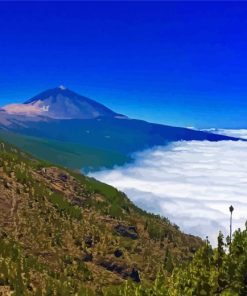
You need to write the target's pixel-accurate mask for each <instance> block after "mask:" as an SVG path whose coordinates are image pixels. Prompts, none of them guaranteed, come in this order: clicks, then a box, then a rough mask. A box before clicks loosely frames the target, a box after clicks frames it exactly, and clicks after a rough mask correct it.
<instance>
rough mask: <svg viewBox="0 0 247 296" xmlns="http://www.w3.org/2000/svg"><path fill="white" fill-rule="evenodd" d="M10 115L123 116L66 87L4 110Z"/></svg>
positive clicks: (60, 116)
mask: <svg viewBox="0 0 247 296" xmlns="http://www.w3.org/2000/svg"><path fill="white" fill-rule="evenodd" d="M3 110H5V111H6V112H7V113H9V114H21V115H32V116H36V115H43V116H46V117H50V118H55V119H93V118H97V117H111V118H112V117H118V116H122V115H121V114H117V113H115V112H114V111H112V110H110V109H109V108H107V107H106V106H104V105H102V104H100V103H98V102H96V101H94V100H92V99H89V98H87V97H84V96H82V95H80V94H77V93H75V92H73V91H71V90H69V89H68V88H66V87H65V86H64V85H60V86H58V87H56V88H53V89H48V90H46V91H44V92H42V93H40V94H38V95H36V96H35V97H33V98H31V99H29V100H27V101H26V102H24V103H23V104H11V105H7V106H5V107H4V108H3Z"/></svg>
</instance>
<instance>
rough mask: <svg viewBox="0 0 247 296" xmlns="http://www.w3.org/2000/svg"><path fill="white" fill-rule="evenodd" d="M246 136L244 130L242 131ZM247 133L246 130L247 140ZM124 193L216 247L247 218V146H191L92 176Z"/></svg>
mask: <svg viewBox="0 0 247 296" xmlns="http://www.w3.org/2000/svg"><path fill="white" fill-rule="evenodd" d="M242 134H243V131H242ZM246 135H247V131H245V136H246ZM90 176H93V177H95V178H97V179H99V180H101V181H102V182H105V183H108V184H111V185H113V186H115V187H116V188H118V189H119V190H121V191H124V192H125V193H126V194H127V195H128V196H129V198H130V199H131V200H132V201H133V202H135V203H136V204H137V205H139V206H140V207H141V208H143V209H145V210H148V211H150V212H153V213H158V214H161V215H163V216H165V217H168V218H169V219H170V220H171V221H172V222H174V223H176V224H177V225H179V226H180V228H181V229H182V230H183V231H185V232H187V233H192V234H195V235H199V236H201V237H202V238H205V237H206V236H207V235H208V236H209V239H210V241H211V242H212V243H213V244H215V242H216V237H217V234H218V232H219V230H222V231H223V233H224V234H228V232H229V206H230V205H231V204H232V205H233V206H234V208H235V210H234V213H233V223H234V225H233V227H234V229H237V228H239V227H241V228H242V227H243V226H244V223H245V221H246V219H247V142H243V141H238V142H232V141H222V142H208V141H190V142H178V143H173V144H171V145H169V146H166V147H156V148H154V149H152V150H147V151H144V152H140V153H137V154H136V155H135V162H134V163H133V164H130V165H125V166H123V167H117V168H115V169H113V170H105V171H100V172H95V173H91V174H90Z"/></svg>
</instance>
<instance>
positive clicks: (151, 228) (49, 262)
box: [0, 142, 203, 295]
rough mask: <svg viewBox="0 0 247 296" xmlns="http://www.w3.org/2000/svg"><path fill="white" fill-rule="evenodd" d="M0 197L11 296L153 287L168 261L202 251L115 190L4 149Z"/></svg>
mask: <svg viewBox="0 0 247 296" xmlns="http://www.w3.org/2000/svg"><path fill="white" fill-rule="evenodd" d="M0 192H1V196H0V255H1V256H0V288H1V289H2V291H5V292H4V293H6V295H8V292H9V291H15V295H75V294H76V293H77V292H78V293H79V294H78V295H90V294H86V290H87V289H90V290H95V291H97V295H100V293H101V292H100V290H101V289H102V287H109V286H112V285H113V286H116V285H118V284H121V283H122V282H123V281H124V280H125V279H130V280H131V281H133V282H140V281H141V282H142V283H148V282H150V281H152V280H154V278H155V276H156V273H157V271H158V269H159V267H160V266H166V263H167V261H169V262H171V260H172V264H175V265H176V264H178V263H179V264H182V263H185V262H187V261H188V260H189V259H190V258H191V257H192V255H193V254H194V253H195V251H196V249H198V248H199V247H200V246H202V244H203V243H202V241H201V240H200V239H199V238H197V237H194V236H191V235H186V234H184V233H182V232H181V231H180V230H179V228H178V227H177V226H176V225H173V224H172V223H170V222H169V221H168V220H167V219H165V218H160V217H158V216H155V215H151V214H148V213H146V212H144V211H142V210H140V209H139V208H137V207H136V206H135V205H133V204H132V203H131V202H130V201H129V199H128V198H127V197H126V196H125V195H124V194H123V193H121V192H118V191H117V190H116V189H115V188H113V187H111V186H108V185H106V184H102V183H100V182H98V181H96V180H94V179H90V178H87V177H85V176H83V175H80V174H77V173H75V172H72V171H68V170H65V169H63V168H60V167H56V166H53V165H51V164H48V163H45V162H41V161H39V160H37V159H34V158H33V157H32V156H30V155H28V154H26V153H24V152H22V151H19V150H18V149H16V148H14V147H12V146H9V145H8V144H6V143H4V142H1V143H0ZM87 293H89V290H88V292H87ZM4 295H5V294H4Z"/></svg>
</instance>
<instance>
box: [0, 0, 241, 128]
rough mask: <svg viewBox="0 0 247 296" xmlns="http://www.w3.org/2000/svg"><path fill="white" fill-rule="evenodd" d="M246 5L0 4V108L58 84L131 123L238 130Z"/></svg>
mask: <svg viewBox="0 0 247 296" xmlns="http://www.w3.org/2000/svg"><path fill="white" fill-rule="evenodd" d="M246 15H247V3H245V2H238V3H234V2H188V3H186V2H156V3H155V2H152V3H151V2H106V3H104V2H73V3H71V2H70V3H66V2H36V3H35V2H23V3H21V2H15V3H14V2H9V3H7V2H0V105H4V104H6V103H10V102H21V101H23V100H25V99H28V98H29V97H32V96H33V95H35V94H37V93H38V92H41V91H43V90H45V89H47V88H53V87H55V86H58V85H60V84H64V85H65V86H67V87H69V88H70V89H72V90H74V91H77V92H79V93H81V94H83V95H86V96H89V97H91V98H93V99H96V100H98V101H99V102H101V103H104V104H105V105H107V106H108V107H110V108H112V109H114V110H116V111H118V112H120V113H125V114H127V115H129V116H131V117H135V118H142V119H146V120H149V121H154V122H161V123H168V124H172V125H182V126H197V127H234V128H236V127H247V119H246V118H247V117H246V110H247V100H246V97H247V87H246V80H247V75H246V74H247V57H246V48H247V30H246V28H247V18H246Z"/></svg>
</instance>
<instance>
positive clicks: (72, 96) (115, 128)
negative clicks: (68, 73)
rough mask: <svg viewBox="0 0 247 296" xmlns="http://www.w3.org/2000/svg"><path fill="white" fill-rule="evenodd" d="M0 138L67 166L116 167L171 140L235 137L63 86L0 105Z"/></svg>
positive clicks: (225, 138)
mask: <svg viewBox="0 0 247 296" xmlns="http://www.w3.org/2000/svg"><path fill="white" fill-rule="evenodd" d="M0 111H1V112H0V137H2V138H3V139H4V140H5V141H7V142H10V143H12V144H15V145H17V146H19V147H20V148H22V149H24V150H26V151H28V152H30V153H32V154H34V155H35V156H37V157H39V158H42V159H45V160H48V161H52V162H55V163H57V164H59V165H63V166H67V167H70V168H77V169H79V168H84V169H85V168H86V169H88V168H89V169H99V168H100V167H112V166H114V165H116V164H117V165H121V164H123V163H125V162H126V161H129V160H130V155H131V154H132V153H133V152H136V151H140V150H143V149H148V148H151V147H153V146H155V145H167V144H168V143H170V142H174V141H181V140H186V141H191V140H199V141H202V140H208V141H221V140H236V139H235V138H230V137H227V136H222V135H216V134H212V133H208V132H201V131H196V130H191V129H187V128H180V127H172V126H167V125H161V124H153V123H149V122H146V121H143V120H137V119H131V118H128V117H127V116H124V115H121V114H119V113H116V112H114V111H112V110H110V109H109V108H107V107H105V106H103V105H102V104H100V103H98V102H96V101H94V100H91V99H89V98H86V97H84V96H81V95H79V94H77V93H75V92H73V91H71V90H69V89H66V88H65V87H63V86H60V87H57V88H54V89H50V90H47V91H44V92H42V93H40V94H39V95H37V96H35V97H33V98H31V99H29V100H27V101H26V102H25V103H23V104H11V105H7V106H5V107H3V108H2V109H0Z"/></svg>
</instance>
